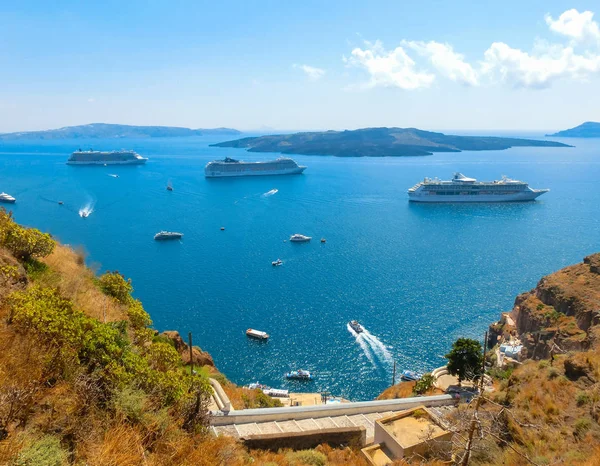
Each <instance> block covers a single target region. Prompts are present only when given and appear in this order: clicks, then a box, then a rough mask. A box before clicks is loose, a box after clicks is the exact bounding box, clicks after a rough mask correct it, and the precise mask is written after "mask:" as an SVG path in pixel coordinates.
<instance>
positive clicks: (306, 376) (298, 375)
mask: <svg viewBox="0 0 600 466" xmlns="http://www.w3.org/2000/svg"><path fill="white" fill-rule="evenodd" d="M285 378H286V379H294V380H312V378H313V376H312V375H311V374H310V372H308V371H305V370H304V369H298V370H297V371H290V372H288V373H287V374H285Z"/></svg>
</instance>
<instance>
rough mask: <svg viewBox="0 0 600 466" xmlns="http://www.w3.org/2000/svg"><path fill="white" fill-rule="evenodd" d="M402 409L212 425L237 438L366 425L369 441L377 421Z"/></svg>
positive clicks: (217, 430)
mask: <svg viewBox="0 0 600 466" xmlns="http://www.w3.org/2000/svg"><path fill="white" fill-rule="evenodd" d="M396 412H400V411H382V412H376V413H368V414H352V415H342V416H327V417H312V418H308V419H297V420H296V419H292V420H286V421H266V422H252V423H247V424H229V425H218V426H212V430H213V432H214V433H215V434H217V435H228V436H232V437H236V438H241V437H247V436H250V435H260V434H280V433H294V432H308V431H316V430H320V429H331V428H336V427H358V426H364V427H365V429H366V430H367V441H369V440H372V438H373V435H374V429H375V421H376V420H377V419H380V418H382V417H386V416H389V415H392V414H394V413H396Z"/></svg>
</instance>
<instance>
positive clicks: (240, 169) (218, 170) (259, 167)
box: [204, 157, 306, 178]
mask: <svg viewBox="0 0 600 466" xmlns="http://www.w3.org/2000/svg"><path fill="white" fill-rule="evenodd" d="M304 170H306V167H303V166H301V165H298V164H297V163H296V162H295V161H294V160H293V159H290V158H289V157H279V158H278V159H275V160H268V161H265V162H244V161H240V160H236V159H232V158H230V157H226V158H225V159H223V160H213V161H212V162H208V163H207V164H206V167H205V168H204V176H205V177H206V178H219V177H226V176H259V175H298V174H300V173H302V172H303V171H304Z"/></svg>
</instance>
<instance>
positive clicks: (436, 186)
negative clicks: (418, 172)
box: [408, 173, 549, 202]
mask: <svg viewBox="0 0 600 466" xmlns="http://www.w3.org/2000/svg"><path fill="white" fill-rule="evenodd" d="M548 191H549V189H532V188H530V187H529V185H528V184H527V183H525V182H524V181H518V180H512V179H510V178H507V177H506V176H504V177H502V179H501V180H497V181H477V180H476V179H474V178H467V177H466V176H465V175H463V174H462V173H455V174H454V177H453V178H452V180H450V181H442V180H439V179H438V178H434V179H431V178H425V179H424V180H423V181H421V182H420V183H417V184H416V185H414V186H413V187H412V188H410V189H409V190H408V199H409V201H412V202H519V201H533V200H534V199H536V198H537V197H539V196H541V195H542V194H544V193H547V192H548Z"/></svg>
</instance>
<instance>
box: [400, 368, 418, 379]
mask: <svg viewBox="0 0 600 466" xmlns="http://www.w3.org/2000/svg"><path fill="white" fill-rule="evenodd" d="M421 377H423V374H419V373H418V372H415V371H409V370H403V371H402V373H401V374H400V378H401V379H402V380H406V381H408V382H411V381H416V380H420V379H421Z"/></svg>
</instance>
